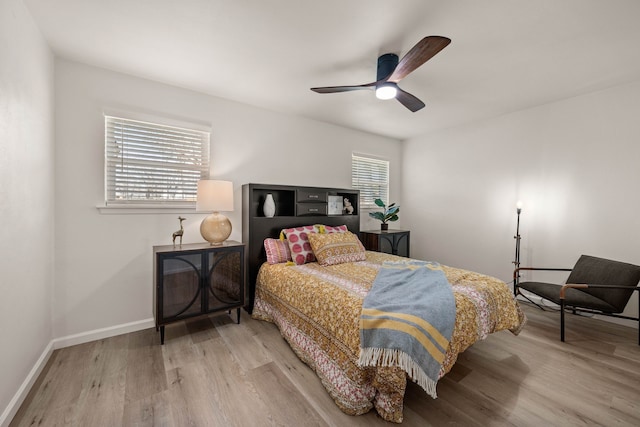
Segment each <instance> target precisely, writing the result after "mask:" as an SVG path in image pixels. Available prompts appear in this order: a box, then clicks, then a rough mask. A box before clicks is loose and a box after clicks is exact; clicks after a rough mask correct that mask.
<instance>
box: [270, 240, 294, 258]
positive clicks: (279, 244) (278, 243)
mask: <svg viewBox="0 0 640 427" xmlns="http://www.w3.org/2000/svg"><path fill="white" fill-rule="evenodd" d="M264 251H265V252H266V253H267V262H268V263H269V264H280V263H283V262H287V261H291V251H290V250H289V243H287V241H286V240H278V239H264Z"/></svg>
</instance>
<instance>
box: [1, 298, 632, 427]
mask: <svg viewBox="0 0 640 427" xmlns="http://www.w3.org/2000/svg"><path fill="white" fill-rule="evenodd" d="M523 310H524V311H525V313H526V314H527V317H528V319H529V321H528V324H527V325H526V326H525V328H524V330H523V331H522V333H521V334H520V335H519V336H517V337H516V336H513V335H512V334H511V333H509V332H506V331H505V332H500V333H497V334H493V335H491V336H489V337H488V338H487V339H486V340H484V341H481V342H478V343H476V344H475V345H473V346H472V347H471V348H469V349H468V350H467V351H466V352H464V353H463V354H461V355H460V357H459V358H458V362H457V364H456V365H455V366H454V368H453V370H452V371H451V372H450V373H449V374H448V375H447V376H445V377H444V378H443V379H441V380H440V382H439V383H438V390H437V392H438V398H437V399H431V398H430V397H429V396H427V395H426V393H425V392H424V391H423V390H422V389H421V388H420V387H418V386H417V385H415V384H414V383H411V382H409V384H408V386H407V391H406V395H405V409H404V422H403V425H404V426H408V427H413V426H441V425H452V426H456V425H457V426H474V425H482V426H485V425H491V426H512V425H513V426H518V427H520V426H523V427H529V426H531V427H537V426H540V425H571V426H573V425H587V426H590V425H607V426H609V425H616V426H623V427H626V426H638V425H640V346H639V345H638V342H637V332H638V331H637V330H635V329H632V328H628V327H625V326H621V325H615V324H611V323H608V322H603V321H602V320H598V319H590V318H586V317H582V316H573V315H569V316H567V317H568V320H567V328H568V329H567V332H568V333H567V342H565V343H562V342H560V340H559V314H558V313H557V312H552V311H540V310H539V309H537V308H535V307H532V306H529V305H526V304H523ZM158 335H159V334H158V333H157V332H156V331H155V330H154V329H149V330H145V331H139V332H135V333H131V334H126V335H122V336H119V337H113V338H110V339H107V340H100V341H96V342H93V343H87V344H82V345H80V346H73V347H68V348H64V349H61V350H56V351H55V352H54V353H53V355H52V357H51V359H50V360H49V361H48V363H47V366H46V367H45V368H44V369H43V371H42V373H41V375H40V377H39V378H38V379H37V381H36V382H35V384H34V386H33V389H32V390H31V391H30V393H29V395H28V397H27V398H26V399H25V402H24V403H23V405H22V407H21V408H20V409H19V410H18V413H17V414H16V416H15V418H14V419H13V420H12V422H11V426H30V425H40V426H81V425H82V426H84V425H91V426H94V425H97V426H100V425H111V426H118V425H125V426H140V427H142V426H175V427H182V426H221V425H224V426H246V425H252V426H253V425H260V426H262V425H265V426H272V425H294V424H296V425H309V424H311V425H330V426H343V425H349V426H367V427H370V426H371V427H372V426H377V425H383V424H384V425H389V423H386V422H384V421H382V419H381V418H380V417H379V416H378V415H377V414H376V413H375V411H370V412H369V413H367V414H365V415H362V416H358V417H352V416H349V415H346V414H344V413H343V412H341V411H340V410H339V408H338V407H337V406H336V405H335V403H334V402H333V400H332V399H331V398H330V397H329V395H328V393H327V392H326V390H325V389H324V387H323V386H322V384H321V382H320V380H319V379H318V377H317V376H316V375H315V374H314V373H313V371H312V370H311V369H310V368H309V367H308V366H306V365H305V364H304V363H302V362H301V361H300V360H299V359H298V358H297V356H296V355H295V353H294V352H293V351H292V349H291V348H290V347H289V345H288V344H287V342H286V341H285V340H284V339H283V338H282V336H281V335H280V332H279V331H278V329H277V328H276V327H275V325H273V324H270V323H268V322H261V321H257V320H254V319H251V318H250V316H248V315H247V313H245V312H243V313H242V320H241V324H240V325H237V324H236V323H235V318H233V319H232V318H231V317H229V316H216V317H211V318H209V319H207V318H204V320H202V319H200V320H197V321H191V322H181V323H176V324H173V325H170V326H168V327H167V334H166V341H165V345H164V346H160V345H159V336H158Z"/></svg>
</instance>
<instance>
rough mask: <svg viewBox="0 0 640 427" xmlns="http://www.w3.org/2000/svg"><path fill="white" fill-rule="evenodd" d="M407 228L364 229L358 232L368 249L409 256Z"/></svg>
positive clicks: (408, 232)
mask: <svg viewBox="0 0 640 427" xmlns="http://www.w3.org/2000/svg"><path fill="white" fill-rule="evenodd" d="M409 234H410V231H408V230H365V231H361V232H360V240H361V241H362V244H363V245H364V247H365V249H366V250H368V251H377V252H384V253H388V254H393V255H400V256H404V257H407V258H408V257H409V256H410V255H409V254H410V251H409V249H410V246H409V238H410V236H409Z"/></svg>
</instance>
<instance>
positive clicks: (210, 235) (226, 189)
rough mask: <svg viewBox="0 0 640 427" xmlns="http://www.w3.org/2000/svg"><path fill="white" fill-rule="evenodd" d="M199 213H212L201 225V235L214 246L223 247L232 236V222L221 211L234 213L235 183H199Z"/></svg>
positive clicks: (213, 181) (214, 181)
mask: <svg viewBox="0 0 640 427" xmlns="http://www.w3.org/2000/svg"><path fill="white" fill-rule="evenodd" d="M196 211H197V212H205V211H206V212H211V214H210V215H208V216H207V217H206V218H205V219H203V220H202V223H201V224H200V234H202V237H203V238H204V240H206V241H207V242H209V243H211V244H212V245H221V244H222V243H223V242H224V241H225V240H227V239H228V238H229V235H230V234H231V222H230V221H229V218H227V217H226V216H224V215H222V214H221V213H220V211H225V212H231V211H233V183H232V182H231V181H218V180H213V179H201V180H200V181H198V192H197V200H196Z"/></svg>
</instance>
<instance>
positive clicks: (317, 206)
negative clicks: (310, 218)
mask: <svg viewBox="0 0 640 427" xmlns="http://www.w3.org/2000/svg"><path fill="white" fill-rule="evenodd" d="M326 214H327V204H326V203H298V204H297V205H296V215H297V216H306V215H326Z"/></svg>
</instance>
